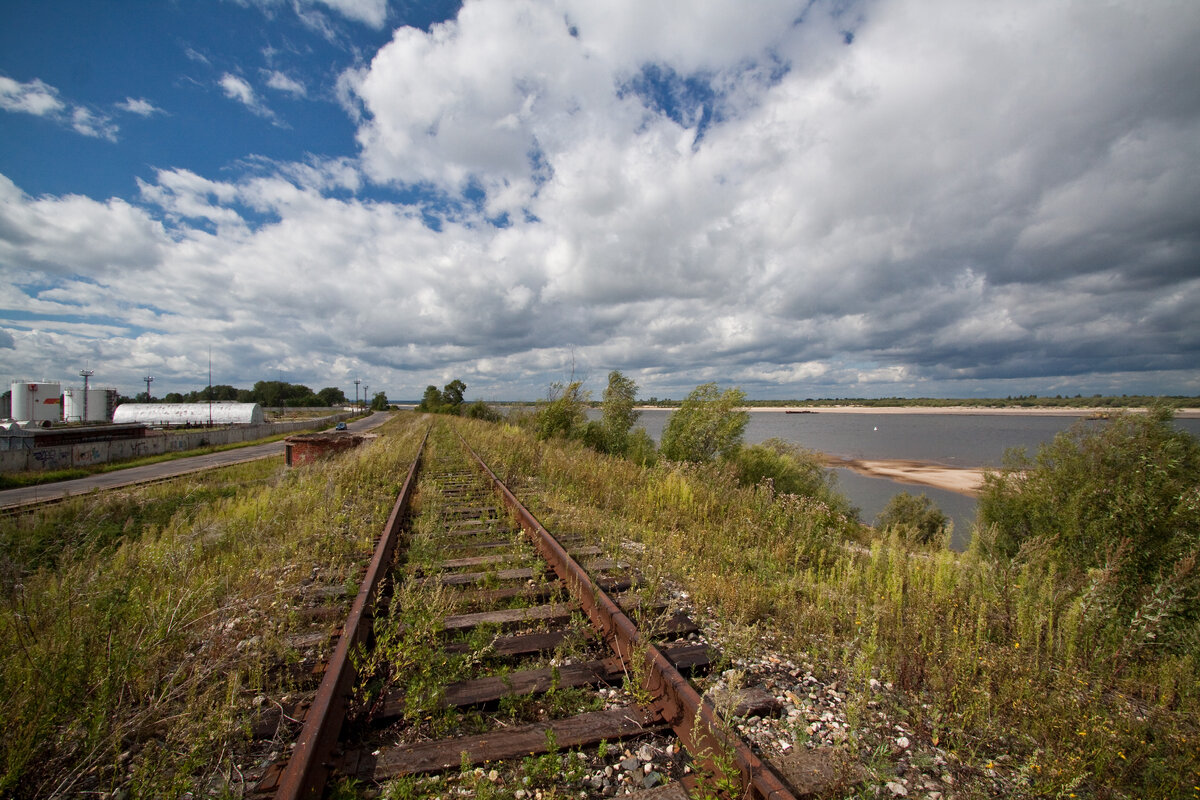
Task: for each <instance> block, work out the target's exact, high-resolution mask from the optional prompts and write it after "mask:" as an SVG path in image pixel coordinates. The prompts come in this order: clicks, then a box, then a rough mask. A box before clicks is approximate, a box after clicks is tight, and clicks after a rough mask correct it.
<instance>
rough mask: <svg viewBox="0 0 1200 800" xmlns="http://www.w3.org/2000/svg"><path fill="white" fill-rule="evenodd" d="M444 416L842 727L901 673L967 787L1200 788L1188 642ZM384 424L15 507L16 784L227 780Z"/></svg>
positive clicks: (359, 510)
mask: <svg viewBox="0 0 1200 800" xmlns="http://www.w3.org/2000/svg"><path fill="white" fill-rule="evenodd" d="M453 424H455V425H456V426H461V429H462V430H464V431H465V432H466V434H467V435H468V437H469V438H470V439H471V441H472V444H473V445H475V446H476V448H477V449H479V450H480V452H481V453H482V454H483V455H484V456H485V458H487V459H488V460H489V461H490V463H492V465H493V467H494V468H495V469H496V471H497V472H498V473H499V474H500V475H501V477H503V478H505V479H507V480H509V481H511V483H512V485H514V486H516V487H518V488H519V490H526V489H527V490H529V491H531V492H532V495H531V499H532V502H531V505H532V507H533V510H534V511H535V513H537V514H538V515H539V516H540V517H541V518H542V520H543V521H544V522H546V523H547V525H548V526H549V527H550V528H551V530H554V531H558V532H563V533H566V532H580V533H588V534H593V535H595V536H597V537H599V538H601V539H604V540H606V541H607V542H609V543H611V544H612V545H613V546H614V547H615V546H617V545H619V544H620V543H621V542H625V541H636V542H640V543H642V544H643V545H644V546H645V552H644V555H643V559H644V563H643V568H644V569H645V570H646V571H647V572H648V573H649V574H650V576H651V577H653V576H656V575H657V576H661V577H664V578H669V579H673V580H675V581H677V582H679V583H680V584H682V585H683V587H684V588H686V589H687V590H688V591H689V592H690V593H691V594H692V597H693V598H694V599H695V601H696V603H697V605H698V606H699V607H700V608H711V609H713V610H714V611H715V612H716V613H717V614H719V615H720V616H722V617H723V618H724V619H725V621H728V622H730V623H734V624H737V625H740V626H743V627H749V626H757V628H758V629H759V630H761V631H764V632H767V633H769V634H770V635H771V636H772V637H773V639H774V641H775V646H776V647H777V648H778V649H781V650H784V651H787V652H792V653H797V654H802V655H804V657H805V658H806V660H809V661H811V662H813V663H815V664H818V665H823V666H824V668H825V669H828V670H830V671H832V670H833V669H837V670H839V675H840V676H841V678H842V682H843V688H844V689H845V691H846V692H847V698H848V699H847V704H848V705H849V709H848V712H849V715H850V716H851V718H853V717H855V716H865V711H866V706H867V704H868V703H869V702H872V701H873V700H869V699H868V698H873V699H877V698H878V695H877V694H876V695H872V694H871V692H870V691H869V690H868V688H867V685H868V681H870V680H872V679H878V680H880V681H884V682H890V683H892V684H893V685H894V686H895V687H896V692H894V693H892V694H891V695H890V697H891V700H889V701H888V702H891V703H893V704H894V707H893V708H892V709H890V711H891V712H892V713H894V714H896V715H902V716H903V717H904V719H905V721H906V723H907V725H908V726H909V727H911V728H912V729H913V730H916V731H918V732H919V733H920V735H921V736H922V737H924V739H925V741H926V742H927V743H931V744H936V745H937V746H938V747H940V748H942V749H944V750H945V751H947V752H949V753H950V754H951V755H952V756H953V763H954V764H955V774H956V776H957V777H958V778H959V783H958V785H957V787H956V790H957V792H958V794H959V796H960V797H973V796H981V795H984V794H986V793H987V792H988V791H992V790H989V789H984V788H980V787H985V786H987V787H990V786H995V785H996V784H995V781H989V780H985V779H986V778H988V777H989V776H991V777H994V776H996V775H999V776H1000V778H1001V779H1002V780H1003V783H1004V785H1005V786H1007V787H1009V789H1010V790H1011V793H1012V794H1014V795H1016V796H1029V797H1041V796H1055V795H1061V796H1064V797H1065V796H1069V795H1070V794H1071V793H1072V792H1074V793H1077V794H1079V795H1080V796H1089V795H1090V796H1102V797H1143V796H1146V797H1180V796H1192V795H1193V794H1194V793H1195V792H1194V790H1193V787H1194V786H1196V785H1200V766H1198V760H1197V755H1196V753H1197V752H1200V735H1198V734H1197V720H1198V718H1200V715H1198V713H1197V712H1198V711H1200V688H1198V686H1197V679H1196V671H1197V664H1196V654H1195V653H1194V652H1193V653H1187V654H1183V655H1155V654H1150V655H1147V656H1146V657H1144V658H1143V660H1141V661H1138V662H1136V663H1134V664H1133V665H1131V666H1129V667H1127V668H1126V669H1125V671H1123V672H1122V673H1120V674H1116V673H1114V671H1113V670H1112V669H1111V667H1110V664H1111V659H1109V658H1108V656H1109V655H1110V653H1108V652H1106V651H1104V650H1103V648H1102V646H1101V645H1102V643H1098V642H1095V641H1091V640H1089V639H1088V634H1087V627H1086V625H1083V624H1081V620H1082V619H1084V618H1085V617H1086V613H1087V609H1086V600H1085V599H1084V598H1083V597H1081V596H1079V595H1078V594H1077V593H1071V592H1069V591H1067V590H1066V589H1064V588H1063V587H1061V586H1056V585H1053V584H1051V583H1050V582H1049V581H1047V580H1046V579H1045V576H1044V575H1039V574H1035V573H1015V572H1006V571H1005V570H1003V569H1001V568H999V567H997V566H996V565H995V564H993V563H992V562H990V561H988V560H986V559H983V558H980V557H978V556H976V555H973V554H966V555H957V554H954V553H950V552H942V553H937V554H934V555H928V554H910V553H909V552H907V551H906V550H905V549H904V548H903V547H902V546H901V545H899V544H898V543H896V542H876V543H874V544H872V545H871V546H870V547H869V549H868V548H865V547H859V548H854V547H847V546H846V545H845V541H846V539H847V537H850V538H853V537H854V536H856V535H857V532H856V531H857V529H856V528H855V526H853V525H852V524H851V523H849V522H848V521H846V520H844V519H842V518H840V517H839V516H838V515H837V514H836V513H834V512H833V511H832V510H830V509H829V508H827V507H825V506H823V505H822V504H820V503H816V502H812V501H806V500H803V499H796V498H791V497H778V496H775V495H773V494H772V493H771V492H769V491H767V490H765V489H761V488H760V489H739V488H737V487H736V485H735V482H734V480H733V478H732V476H731V475H729V474H728V473H726V472H722V471H721V470H720V469H717V468H704V469H696V468H691V469H686V470H680V469H672V468H669V467H665V466H664V467H658V468H654V469H651V470H644V469H642V468H640V467H636V466H634V465H632V464H630V463H628V462H624V461H620V460H613V459H608V458H605V457H602V456H599V455H597V454H595V453H593V452H591V451H588V450H585V449H583V448H581V447H578V446H576V445H572V444H559V443H549V444H544V443H542V444H540V443H537V442H534V441H533V440H532V439H531V438H530V437H529V436H527V435H526V434H525V433H523V432H521V431H519V430H517V429H515V428H512V427H509V426H492V425H486V424H482V423H473V422H470V421H466V420H458V421H453ZM387 428H388V429H389V430H390V431H391V434H392V435H390V436H386V437H384V438H382V439H381V440H380V441H378V442H377V443H376V444H374V445H372V446H371V447H369V448H363V449H361V450H359V451H355V452H353V453H351V454H348V455H346V456H344V457H341V458H339V459H336V460H334V461H332V462H329V463H326V464H322V465H318V466H315V467H313V468H310V469H305V470H296V471H291V472H288V471H285V470H282V469H281V468H279V467H278V465H277V464H276V463H273V462H259V463H256V464H250V465H244V466H239V467H232V468H228V469H226V470H220V471H217V472H213V473H207V474H205V475H204V476H203V477H197V476H193V477H189V478H184V479H180V480H179V481H175V482H170V483H166V484H160V485H156V486H153V487H146V488H144V489H141V490H133V491H122V492H111V493H105V494H101V495H97V496H92V497H88V498H83V499H79V500H73V501H70V502H68V503H67V504H64V505H63V506H60V507H58V508H56V509H53V510H49V511H43V512H39V513H40V514H41V515H43V516H41V517H39V518H21V517H17V518H8V519H5V520H3V521H2V522H0V525H2V526H3V527H2V528H0V556H2V557H3V562H2V573H0V577H2V579H3V584H2V587H0V588H2V589H3V605H2V607H0V629H2V630H3V634H2V635H0V724H2V725H3V727H4V730H5V733H6V735H5V737H4V738H3V740H0V794H7V793H11V794H17V795H21V796H45V795H48V794H50V793H51V792H53V791H55V790H58V791H62V792H66V791H75V792H79V791H84V790H87V791H97V792H103V791H111V790H112V789H113V788H114V787H117V786H121V787H124V788H127V789H129V790H130V791H131V792H132V793H133V794H135V795H138V794H140V795H147V796H178V795H180V794H182V793H183V792H185V791H188V790H201V791H206V792H207V791H209V790H214V789H215V790H218V791H221V790H222V787H229V786H231V785H232V784H231V783H230V780H231V779H232V778H233V777H234V773H235V763H236V762H235V760H234V758H233V757H232V756H231V753H232V752H233V751H235V750H236V748H238V747H239V743H240V742H241V741H242V740H244V738H245V736H246V730H247V720H248V713H249V712H248V710H247V709H248V708H249V707H250V706H251V705H252V704H251V700H252V698H254V696H255V695H259V694H262V695H266V696H268V697H275V696H278V695H279V694H280V693H282V692H286V691H287V690H288V685H287V682H286V679H284V678H282V677H280V673H279V672H278V671H277V670H276V669H275V666H276V665H278V664H280V663H286V661H287V660H288V659H289V658H294V654H291V653H290V652H289V650H288V647H287V644H286V640H285V637H286V636H287V634H288V632H289V630H291V627H290V626H291V625H292V624H293V621H292V614H291V613H290V611H289V608H290V605H291V604H292V603H294V598H295V596H296V593H297V591H298V587H299V586H300V585H301V584H302V583H303V582H304V581H306V580H308V579H309V578H310V576H312V575H316V576H317V581H319V582H322V583H328V584H333V585H337V584H339V583H346V584H348V585H353V584H354V582H355V580H356V577H357V575H358V574H359V572H360V570H361V567H362V565H363V564H364V563H365V561H366V560H367V558H369V555H370V550H371V546H372V543H373V541H374V538H375V537H376V536H377V534H378V532H379V530H380V528H381V527H382V524H383V521H384V519H385V518H386V515H387V512H388V510H389V508H390V506H391V503H392V501H393V499H394V497H395V493H396V491H397V490H398V488H399V484H400V482H401V481H402V480H403V474H404V470H405V469H406V468H407V463H408V459H410V458H411V456H412V454H413V453H414V452H415V449H416V444H417V441H418V440H419V434H420V432H421V430H422V425H421V423H420V419H419V417H417V416H416V415H407V414H402V415H398V418H397V419H396V420H394V421H393V422H392V423H389V425H388V426H387ZM625 552H626V553H628V552H629V551H625ZM255 637H259V638H258V640H257V641H255ZM239 645H241V647H239ZM846 747H847V748H848V750H849V751H850V753H851V754H852V755H853V756H854V757H855V758H857V759H858V760H859V761H860V762H862V763H865V764H867V765H868V766H869V767H871V768H872V769H874V770H875V772H874V774H875V776H876V778H877V779H878V780H880V781H882V780H884V779H885V772H886V767H887V765H888V761H887V754H886V752H885V751H884V752H882V755H880V753H881V751H879V750H878V749H877V741H876V740H874V739H871V738H870V737H869V736H867V735H866V734H863V733H860V731H859V730H858V729H856V730H852V731H851V736H850V738H849V739H848V740H847V742H846ZM224 791H227V792H229V791H232V790H231V789H229V788H225V789H224ZM864 791H870V790H864Z"/></svg>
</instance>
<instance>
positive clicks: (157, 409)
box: [113, 402, 263, 425]
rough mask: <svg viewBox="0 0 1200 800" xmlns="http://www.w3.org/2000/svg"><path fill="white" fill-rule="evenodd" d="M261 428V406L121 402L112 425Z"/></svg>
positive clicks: (256, 404)
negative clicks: (210, 423) (246, 426)
mask: <svg viewBox="0 0 1200 800" xmlns="http://www.w3.org/2000/svg"><path fill="white" fill-rule="evenodd" d="M210 420H211V421H212V424H214V425H261V424H262V423H263V412H262V408H261V407H260V406H259V405H258V403H233V402H219V403H211V404H210V403H122V404H121V405H119V406H117V408H116V411H114V412H113V422H116V423H129V422H140V423H142V424H143V425H207V424H208V423H209V421H210Z"/></svg>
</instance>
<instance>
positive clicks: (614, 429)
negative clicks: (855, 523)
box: [596, 370, 639, 455]
mask: <svg viewBox="0 0 1200 800" xmlns="http://www.w3.org/2000/svg"><path fill="white" fill-rule="evenodd" d="M637 390H638V385H637V383H635V382H634V381H633V380H632V379H631V378H626V377H625V376H624V375H622V374H621V373H620V372H619V371H617V370H613V371H612V372H610V373H608V386H607V387H606V388H605V389H604V402H603V403H602V404H601V406H600V428H601V433H602V434H603V439H602V447H599V448H596V449H599V450H601V452H605V453H612V454H613V455H625V453H626V452H627V451H628V450H629V432H630V431H631V430H632V429H633V426H634V423H636V422H637V419H638V416H639V414H638V412H637V411H635V410H634V408H633V406H634V402H635V401H636V399H637Z"/></svg>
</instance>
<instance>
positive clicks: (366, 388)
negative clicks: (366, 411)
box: [363, 383, 371, 406]
mask: <svg viewBox="0 0 1200 800" xmlns="http://www.w3.org/2000/svg"><path fill="white" fill-rule="evenodd" d="M370 396H371V387H370V386H367V385H366V384H365V383H364V384H363V406H366V404H367V398H368V397H370Z"/></svg>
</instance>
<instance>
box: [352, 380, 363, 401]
mask: <svg viewBox="0 0 1200 800" xmlns="http://www.w3.org/2000/svg"><path fill="white" fill-rule="evenodd" d="M360 383H362V381H360V380H359V379H358V378H355V379H354V407H355V408H358V385H359V384H360Z"/></svg>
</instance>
